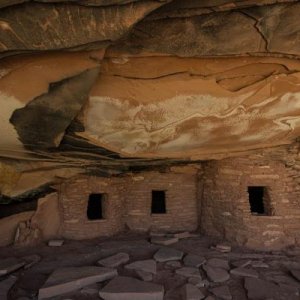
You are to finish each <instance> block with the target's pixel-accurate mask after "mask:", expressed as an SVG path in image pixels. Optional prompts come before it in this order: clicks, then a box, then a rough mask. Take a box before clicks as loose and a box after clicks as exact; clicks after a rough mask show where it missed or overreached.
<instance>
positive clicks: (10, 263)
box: [0, 257, 26, 276]
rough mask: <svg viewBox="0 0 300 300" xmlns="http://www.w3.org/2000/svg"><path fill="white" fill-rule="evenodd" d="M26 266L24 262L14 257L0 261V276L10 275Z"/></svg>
mask: <svg viewBox="0 0 300 300" xmlns="http://www.w3.org/2000/svg"><path fill="white" fill-rule="evenodd" d="M25 264H26V262H25V261H23V260H20V259H18V258H15V257H10V258H6V259H2V260H0V276H2V275H6V274H9V273H12V272H14V271H16V270H18V269H20V268H22V267H23V266H24V265H25Z"/></svg>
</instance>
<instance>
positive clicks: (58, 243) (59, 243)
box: [48, 240, 64, 247]
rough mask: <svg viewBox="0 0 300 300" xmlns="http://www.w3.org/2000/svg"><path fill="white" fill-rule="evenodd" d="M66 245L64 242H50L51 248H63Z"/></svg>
mask: <svg viewBox="0 0 300 300" xmlns="http://www.w3.org/2000/svg"><path fill="white" fill-rule="evenodd" d="M63 244H64V240H50V241H49V242H48V246H49V247H61V246H62V245H63Z"/></svg>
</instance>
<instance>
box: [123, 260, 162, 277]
mask: <svg viewBox="0 0 300 300" xmlns="http://www.w3.org/2000/svg"><path fill="white" fill-rule="evenodd" d="M125 268H126V269H129V270H139V271H144V272H148V273H152V274H156V261H155V260H153V259H146V260H138V261H135V262H133V263H131V264H128V265H126V266H125Z"/></svg>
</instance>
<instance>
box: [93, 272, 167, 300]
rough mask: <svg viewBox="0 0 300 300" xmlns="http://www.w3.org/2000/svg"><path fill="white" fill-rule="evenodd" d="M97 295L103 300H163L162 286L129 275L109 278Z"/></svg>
mask: <svg viewBox="0 0 300 300" xmlns="http://www.w3.org/2000/svg"><path fill="white" fill-rule="evenodd" d="M99 295H100V297H101V298H103V299H104V300H141V299H143V300H163V297H164V287H163V286H162V285H158V284H154V283H150V282H144V281H141V280H138V279H135V278H131V277H125V276H118V277H115V278H114V279H113V280H111V281H110V282H109V283H108V284H107V285H106V286H105V287H104V288H103V289H102V290H101V291H100V292H99Z"/></svg>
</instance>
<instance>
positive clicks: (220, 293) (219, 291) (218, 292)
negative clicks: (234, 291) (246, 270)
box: [210, 285, 232, 300]
mask: <svg viewBox="0 0 300 300" xmlns="http://www.w3.org/2000/svg"><path fill="white" fill-rule="evenodd" d="M210 291H211V292H212V293H213V294H214V295H215V296H217V297H218V298H220V299H224V300H231V299H232V296H231V293H230V290H229V288H228V286H227V285H222V286H218V287H214V288H212V289H211V290H210Z"/></svg>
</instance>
